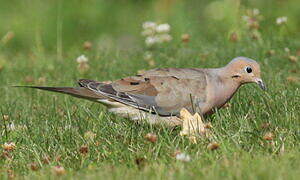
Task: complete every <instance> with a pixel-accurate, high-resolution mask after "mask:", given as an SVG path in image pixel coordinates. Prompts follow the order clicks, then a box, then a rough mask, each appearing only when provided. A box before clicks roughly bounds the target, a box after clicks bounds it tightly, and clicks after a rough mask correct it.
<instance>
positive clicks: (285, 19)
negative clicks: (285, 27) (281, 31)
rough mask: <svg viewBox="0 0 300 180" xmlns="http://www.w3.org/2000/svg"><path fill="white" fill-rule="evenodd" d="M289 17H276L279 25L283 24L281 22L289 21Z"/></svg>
mask: <svg viewBox="0 0 300 180" xmlns="http://www.w3.org/2000/svg"><path fill="white" fill-rule="evenodd" d="M287 20H288V19H287V17H286V16H283V17H278V18H277V19H276V24H277V25H281V24H285V23H286V22H287Z"/></svg>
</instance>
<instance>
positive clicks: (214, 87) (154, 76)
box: [27, 57, 265, 125]
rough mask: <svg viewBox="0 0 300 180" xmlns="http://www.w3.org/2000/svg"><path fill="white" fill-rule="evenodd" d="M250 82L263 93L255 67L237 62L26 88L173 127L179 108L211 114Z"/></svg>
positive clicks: (241, 59)
mask: <svg viewBox="0 0 300 180" xmlns="http://www.w3.org/2000/svg"><path fill="white" fill-rule="evenodd" d="M250 82H255V83H257V84H258V85H259V86H260V87H261V88H262V89H265V86H264V84H263V82H262V80H261V78H260V67H259V65H258V63H257V62H256V61H254V60H252V59H249V58H246V57H237V58H235V59H233V60H232V61H231V62H230V63H229V64H228V65H226V66H225V67H222V68H215V69H199V68H184V69H181V68H158V69H153V70H149V71H147V72H145V73H143V74H138V75H136V76H130V77H126V78H122V79H120V80H116V81H113V82H111V83H103V82H97V81H94V80H86V79H82V80H79V82H78V83H79V85H80V87H74V88H72V87H38V86H29V87H30V88H37V89H42V90H48V91H54V92H59V93H64V94H69V95H72V96H75V97H79V98H84V99H88V100H92V101H97V102H100V103H102V104H104V105H106V106H107V107H108V109H109V111H111V112H113V113H116V114H119V115H122V116H124V117H129V118H131V119H134V120H141V119H147V120H148V122H150V123H161V122H163V123H167V124H171V125H177V124H180V123H181V121H180V119H178V118H177V117H178V115H179V112H180V110H181V109H182V108H185V109H187V110H188V111H190V112H199V113H201V114H202V115H206V114H210V113H212V112H213V110H214V108H220V107H222V106H223V105H224V104H225V103H226V102H227V101H229V100H230V99H231V97H232V96H233V95H234V93H235V92H236V91H237V89H238V88H239V87H240V86H241V85H242V84H245V83H250ZM27 87H28V86H27Z"/></svg>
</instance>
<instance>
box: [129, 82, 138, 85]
mask: <svg viewBox="0 0 300 180" xmlns="http://www.w3.org/2000/svg"><path fill="white" fill-rule="evenodd" d="M139 84H140V83H139V82H130V85H139Z"/></svg>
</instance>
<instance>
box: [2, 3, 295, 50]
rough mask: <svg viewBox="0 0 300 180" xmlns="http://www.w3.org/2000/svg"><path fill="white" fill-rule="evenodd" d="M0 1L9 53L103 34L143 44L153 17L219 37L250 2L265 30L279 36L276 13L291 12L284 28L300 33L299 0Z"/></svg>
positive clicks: (124, 43)
mask: <svg viewBox="0 0 300 180" xmlns="http://www.w3.org/2000/svg"><path fill="white" fill-rule="evenodd" d="M0 4H1V7H0V8H1V10H0V22H1V26H0V37H3V36H4V35H5V34H6V33H7V32H13V33H14V38H12V40H11V41H10V42H9V43H7V44H6V45H5V46H4V47H2V49H1V51H4V52H8V53H21V52H24V51H25V52H34V51H36V50H37V49H38V48H43V49H44V50H46V51H57V49H58V48H61V49H59V51H63V52H64V53H67V52H68V51H69V50H70V49H72V48H74V47H77V46H78V44H82V43H83V42H84V41H87V40H88V41H92V42H101V39H103V38H106V39H107V38H108V39H109V40H111V41H112V42H115V43H116V45H117V46H120V47H126V48H131V47H134V46H137V47H138V46H140V44H139V43H138V42H139V41H140V40H141V39H142V37H141V36H140V32H141V25H142V23H143V22H145V21H149V20H150V21H155V22H158V23H159V22H160V23H169V24H170V25H171V28H172V30H171V33H172V35H173V36H174V37H177V35H180V34H182V33H189V34H191V36H192V37H195V35H196V37H197V39H193V41H214V40H217V39H219V38H220V37H221V36H228V35H229V33H230V32H232V31H241V29H242V26H243V25H242V24H243V23H242V22H241V21H242V19H241V17H242V16H243V15H244V14H245V11H246V9H251V8H257V9H259V10H260V14H263V16H264V18H263V20H262V22H261V24H260V25H261V27H260V29H261V30H262V32H263V33H270V34H274V37H273V38H276V36H277V35H275V34H276V32H274V31H276V29H277V30H279V28H276V29H274V27H275V26H277V25H276V23H275V21H276V18H277V17H279V16H287V17H288V30H289V32H283V33H285V34H287V33H290V34H289V36H293V37H299V34H300V19H299V17H300V2H299V0H264V1H262V0H243V1H242V0H215V1H210V0H209V1H208V0H188V1H182V0H118V1H116V0H111V1H107V0H68V1H66V0H65V1H63V0H60V1H59V0H43V1H39V0H24V1H18V0H10V1H7V0H1V1H0ZM270 7H271V8H270ZM267 22H274V23H267ZM178 37H180V36H178ZM176 40H177V41H178V38H175V41H176ZM179 40H180V39H179ZM104 43H105V42H104ZM39 50H41V49H39Z"/></svg>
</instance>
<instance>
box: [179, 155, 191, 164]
mask: <svg viewBox="0 0 300 180" xmlns="http://www.w3.org/2000/svg"><path fill="white" fill-rule="evenodd" d="M176 159H177V160H179V161H183V162H189V161H191V157H190V156H189V155H187V154H185V153H179V154H177V155H176Z"/></svg>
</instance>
